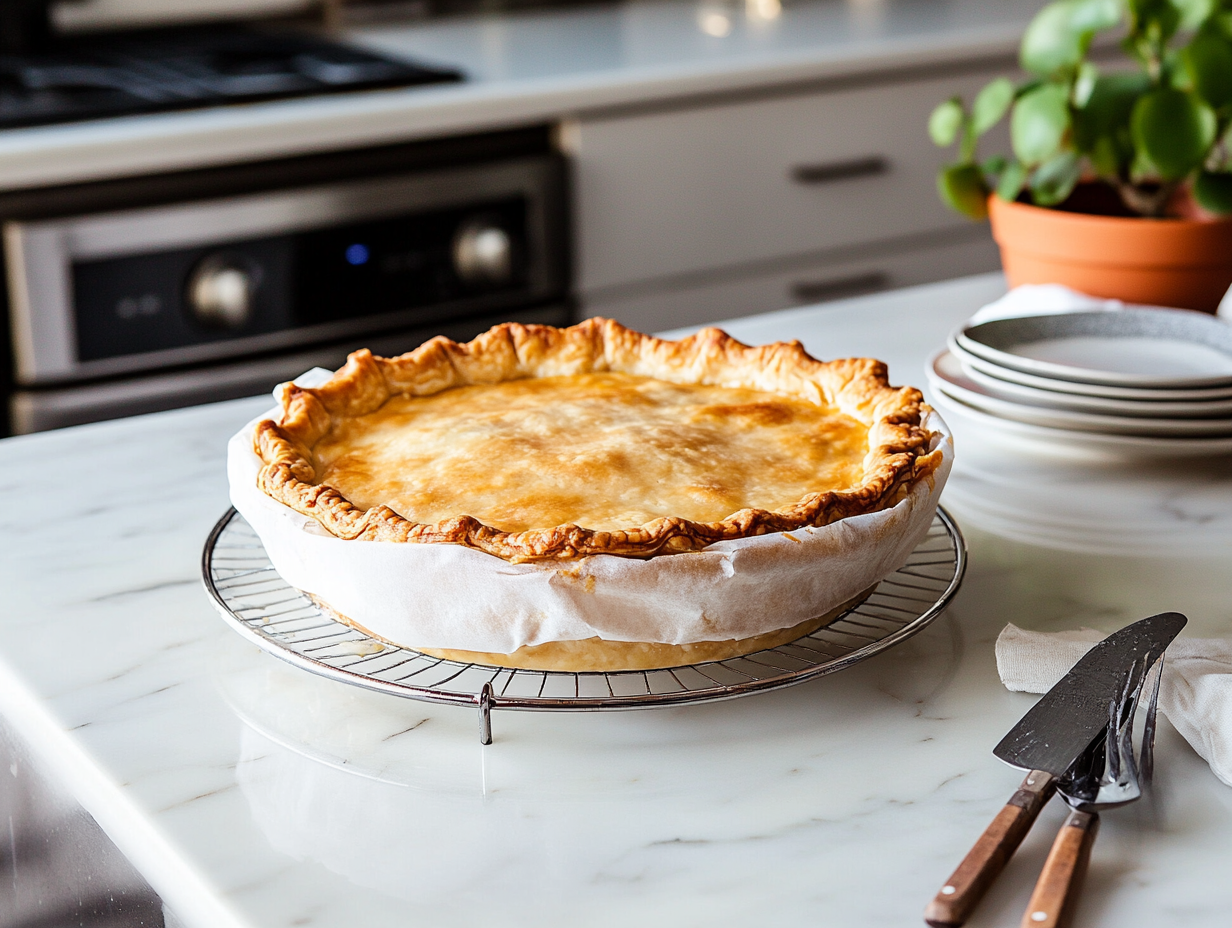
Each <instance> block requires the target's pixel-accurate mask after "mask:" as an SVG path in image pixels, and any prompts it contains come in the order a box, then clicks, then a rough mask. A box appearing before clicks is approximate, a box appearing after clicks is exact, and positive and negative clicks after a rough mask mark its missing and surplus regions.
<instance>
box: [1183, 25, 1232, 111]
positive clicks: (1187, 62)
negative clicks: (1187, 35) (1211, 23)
mask: <svg viewBox="0 0 1232 928" xmlns="http://www.w3.org/2000/svg"><path fill="white" fill-rule="evenodd" d="M1181 62H1182V64H1183V65H1184V68H1185V70H1186V71H1187V72H1188V74H1189V77H1190V80H1191V81H1192V82H1193V89H1194V90H1195V91H1196V92H1197V94H1198V96H1200V97H1201V98H1202V99H1203V100H1205V101H1206V102H1207V103H1209V104H1210V105H1211V106H1213V107H1215V108H1216V109H1219V108H1220V107H1223V106H1227V105H1228V104H1229V103H1232V43H1229V42H1228V40H1227V39H1226V38H1224V37H1223V36H1221V35H1219V34H1217V33H1216V32H1215V31H1213V30H1205V29H1204V30H1203V31H1201V32H1199V33H1198V34H1197V35H1196V36H1194V39H1193V41H1192V42H1190V43H1189V45H1188V46H1187V47H1186V48H1185V49H1184V50H1183V51H1182V52H1181Z"/></svg>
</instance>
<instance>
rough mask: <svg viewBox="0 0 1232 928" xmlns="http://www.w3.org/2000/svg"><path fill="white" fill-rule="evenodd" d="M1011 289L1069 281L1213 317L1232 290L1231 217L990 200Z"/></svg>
mask: <svg viewBox="0 0 1232 928" xmlns="http://www.w3.org/2000/svg"><path fill="white" fill-rule="evenodd" d="M988 207H989V208H988V211H989V219H990V220H991V222H992V236H993V238H994V239H996V241H997V244H998V245H999V246H1000V248H1001V264H1002V266H1003V267H1004V268H1005V276H1006V277H1007V278H1008V279H1009V284H1010V286H1011V287H1016V286H1018V285H1019V284H1064V285H1065V286H1067V287H1072V288H1073V289H1075V290H1080V291H1082V292H1083V293H1089V294H1091V295H1092V296H1102V297H1109V298H1112V299H1118V300H1124V301H1125V302H1127V303H1147V304H1150V305H1153V306H1177V307H1182V308H1184V309H1197V310H1201V311H1202V312H1207V313H1213V312H1214V311H1215V310H1216V309H1217V308H1218V306H1219V301H1220V300H1221V299H1223V295H1224V293H1226V292H1227V290H1228V287H1229V285H1232V218H1224V219H1140V218H1122V217H1120V216H1091V215H1087V214H1085V213H1068V212H1063V211H1061V210H1055V209H1044V208H1043V207H1039V206H1031V205H1029V204H1026V203H1006V202H1005V201H1004V200H1002V199H1000V198H999V197H996V196H993V197H990V198H989V204H988Z"/></svg>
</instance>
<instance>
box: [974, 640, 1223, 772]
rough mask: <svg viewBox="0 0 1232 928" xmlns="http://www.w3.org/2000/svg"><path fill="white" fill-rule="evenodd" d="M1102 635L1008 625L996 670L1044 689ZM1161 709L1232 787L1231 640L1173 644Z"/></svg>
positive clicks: (1010, 683) (1013, 685)
mask: <svg viewBox="0 0 1232 928" xmlns="http://www.w3.org/2000/svg"><path fill="white" fill-rule="evenodd" d="M1102 638H1104V633H1103V632H1100V631H1096V630H1095V629H1093V628H1080V629H1077V630H1075V631H1064V632H1031V631H1027V630H1026V629H1022V628H1019V627H1018V626H1016V625H1007V626H1005V628H1004V629H1002V631H1001V634H1000V635H999V636H998V637H997V648H996V652H997V673H999V674H1000V675H1001V682H1002V683H1004V684H1005V686H1006V689H1009V690H1013V691H1014V692H1017V693H1046V692H1048V690H1050V689H1052V687H1053V684H1055V683H1056V682H1057V681H1058V680H1060V679H1061V677H1063V676H1065V674H1066V673H1067V672H1068V671H1069V669H1070V668H1071V667H1073V666H1074V664H1076V663H1077V662H1078V660H1079V658H1081V657H1082V655H1084V654H1086V653H1087V651H1089V650H1091V647H1092V646H1093V645H1094V644H1095V643H1096V642H1097V641H1100V640H1101V639H1102ZM1159 711H1160V712H1162V713H1163V714H1164V715H1166V716H1167V717H1168V721H1169V722H1171V723H1172V726H1173V727H1174V728H1175V729H1176V730H1177V731H1179V732H1180V733H1181V735H1182V736H1183V737H1184V738H1185V740H1186V741H1188V742H1189V743H1190V744H1191V745H1192V746H1193V749H1194V750H1195V751H1197V752H1198V754H1199V755H1201V757H1202V759H1203V760H1205V761H1206V762H1207V763H1208V764H1210V765H1211V771H1212V772H1213V773H1214V774H1215V776H1217V777H1219V779H1221V780H1222V781H1223V782H1224V783H1226V784H1228V785H1229V786H1232V639H1229V638H1178V639H1176V640H1175V641H1174V642H1172V644H1171V645H1170V646H1169V647H1168V650H1167V653H1166V655H1165V658H1164V676H1163V680H1162V681H1161V683H1160V687H1159Z"/></svg>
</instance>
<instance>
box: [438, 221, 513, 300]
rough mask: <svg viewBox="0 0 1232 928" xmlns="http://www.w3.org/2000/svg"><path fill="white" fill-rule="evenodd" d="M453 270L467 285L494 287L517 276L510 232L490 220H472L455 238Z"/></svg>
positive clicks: (460, 229)
mask: <svg viewBox="0 0 1232 928" xmlns="http://www.w3.org/2000/svg"><path fill="white" fill-rule="evenodd" d="M453 269H454V271H456V272H457V275H458V277H459V278H461V280H462V282H463V283H465V284H469V285H471V286H494V285H497V284H503V283H508V281H509V279H510V277H512V276H513V242H512V241H511V240H510V238H509V233H508V232H506V231H505V230H504V229H502V228H501V227H500V226H498V225H495V224H493V223H492V222H490V221H487V220H482V219H481V220H472V221H471V222H468V223H465V224H464V225H463V226H461V227H460V228H459V229H458V232H457V234H456V235H455V236H454V237H453Z"/></svg>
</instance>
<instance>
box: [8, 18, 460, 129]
mask: <svg viewBox="0 0 1232 928" xmlns="http://www.w3.org/2000/svg"><path fill="white" fill-rule="evenodd" d="M0 2H4V0H0ZM460 80H462V75H461V73H459V72H458V71H454V70H449V69H445V68H433V67H425V66H421V65H416V64H408V63H404V62H400V61H394V60H391V59H388V58H383V57H381V56H379V55H375V54H372V53H370V52H367V51H362V50H360V49H357V48H353V47H349V46H346V45H342V44H340V43H337V42H332V41H329V40H327V39H323V38H320V37H318V36H315V35H312V34H309V33H307V32H295V31H291V30H287V29H284V30H273V29H269V28H259V27H249V26H242V25H225V26H208V27H201V26H194V27H178V28H164V29H157V30H149V31H144V32H127V33H111V34H106V33H100V34H95V35H91V36H83V37H79V38H71V39H69V38H64V39H59V40H57V41H55V42H54V43H52V44H49V45H46V46H45V47H44V48H42V49H40V50H39V51H35V52H20V53H10V54H0V129H8V128H17V127H20V126H35V125H45V124H49V123H63V122H75V121H79V120H86V119H99V118H104V117H111V116H128V115H134V114H139V113H156V112H163V111H168V110H184V109H195V108H200V107H208V106H218V105H222V104H229V103H252V102H257V101H262V100H276V99H283V98H289V97H302V96H316V95H321V94H333V93H344V92H349V91H357V90H373V89H378V88H388V87H409V86H414V85H420V84H435V83H442V82H449V81H460Z"/></svg>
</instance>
